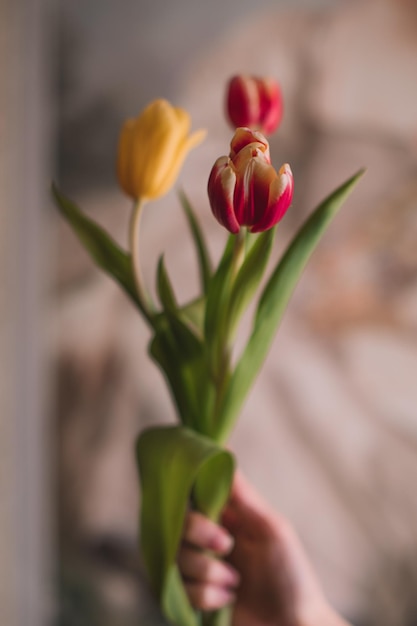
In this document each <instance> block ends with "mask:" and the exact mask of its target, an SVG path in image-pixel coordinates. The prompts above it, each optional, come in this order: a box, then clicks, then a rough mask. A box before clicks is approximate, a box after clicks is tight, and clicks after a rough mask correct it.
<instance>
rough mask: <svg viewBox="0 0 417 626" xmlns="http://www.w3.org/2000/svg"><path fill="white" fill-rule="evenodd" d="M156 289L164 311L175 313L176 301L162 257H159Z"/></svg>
mask: <svg viewBox="0 0 417 626" xmlns="http://www.w3.org/2000/svg"><path fill="white" fill-rule="evenodd" d="M157 289H158V296H159V299H160V301H161V304H162V306H163V307H164V309H165V311H171V312H173V311H176V309H177V301H176V299H175V294H174V289H173V287H172V284H171V281H170V278H169V276H168V272H167V270H166V267H165V261H164V257H163V255H162V256H160V257H159V262H158V270H157Z"/></svg>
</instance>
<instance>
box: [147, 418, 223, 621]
mask: <svg viewBox="0 0 417 626" xmlns="http://www.w3.org/2000/svg"><path fill="white" fill-rule="evenodd" d="M137 463H138V467H139V472H140V478H141V486H142V511H141V544H142V554H143V557H144V561H145V566H146V569H147V571H148V575H149V578H150V581H151V584H152V586H153V588H154V590H155V592H156V593H157V595H158V597H159V600H160V603H161V606H162V609H163V612H164V614H165V615H166V617H167V618H168V620H170V622H171V623H173V624H176V625H177V626H199V623H200V620H199V616H198V614H197V613H196V612H195V611H194V610H193V609H192V608H191V606H190V604H189V602H188V599H187V595H186V593H185V590H184V586H183V583H182V580H181V576H180V574H179V571H178V567H177V565H176V555H177V551H178V547H179V543H180V541H181V535H182V530H183V527H184V520H185V516H186V512H187V509H188V506H189V503H190V500H191V497H192V499H193V502H194V504H195V506H196V508H197V509H198V510H199V511H201V512H202V513H204V515H206V516H208V517H210V518H211V519H214V520H216V519H218V516H219V515H220V512H221V510H222V508H223V506H224V504H225V502H226V500H227V498H228V495H229V491H230V485H231V481H232V477H233V472H234V460H233V457H232V455H231V454H230V453H229V452H228V451H226V450H223V449H221V448H219V447H218V446H217V445H216V444H214V443H213V442H212V441H211V440H210V439H208V438H206V437H202V436H200V435H197V434H196V433H194V432H192V431H191V430H189V429H186V428H183V427H179V426H169V427H162V428H153V429H150V430H147V431H145V432H143V433H142V434H141V435H140V437H139V440H138V443H137Z"/></svg>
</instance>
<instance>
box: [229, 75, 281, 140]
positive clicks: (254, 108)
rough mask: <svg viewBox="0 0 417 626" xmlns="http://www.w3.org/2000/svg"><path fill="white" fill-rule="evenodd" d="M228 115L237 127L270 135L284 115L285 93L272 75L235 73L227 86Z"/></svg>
mask: <svg viewBox="0 0 417 626" xmlns="http://www.w3.org/2000/svg"><path fill="white" fill-rule="evenodd" d="M226 100H227V101H226V108H227V115H228V117H229V119H230V122H231V123H232V126H233V127H234V128H238V127H240V126H246V127H248V128H251V129H253V130H260V131H261V132H262V133H264V134H265V135H270V134H271V133H273V132H274V130H275V129H276V128H277V127H278V124H279V123H280V121H281V118H282V95H281V90H280V87H279V85H278V83H277V82H276V81H275V80H273V79H271V78H257V77H255V76H234V77H233V78H231V80H230V81H229V84H228V88H227V98H226Z"/></svg>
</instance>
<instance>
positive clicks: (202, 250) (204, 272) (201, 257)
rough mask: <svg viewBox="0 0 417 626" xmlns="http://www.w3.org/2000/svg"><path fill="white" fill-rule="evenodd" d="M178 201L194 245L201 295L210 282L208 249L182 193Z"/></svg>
mask: <svg viewBox="0 0 417 626" xmlns="http://www.w3.org/2000/svg"><path fill="white" fill-rule="evenodd" d="M179 196H180V201H181V204H182V207H183V209H184V211H185V215H186V217H187V220H188V225H189V227H190V231H191V234H192V236H193V240H194V245H195V248H196V251H197V258H198V266H199V270H200V282H201V289H202V292H203V294H205V293H207V289H208V285H209V282H210V278H211V274H212V269H211V261H210V256H209V252H208V248H207V245H206V242H205V239H204V235H203V231H202V229H201V227H200V224H199V222H198V220H197V216H196V214H195V212H194V210H193V208H192V206H191V204H190V202H189V200H188V198H187V196H186V194H185V193H184V191H182V190H181V191H180V192H179Z"/></svg>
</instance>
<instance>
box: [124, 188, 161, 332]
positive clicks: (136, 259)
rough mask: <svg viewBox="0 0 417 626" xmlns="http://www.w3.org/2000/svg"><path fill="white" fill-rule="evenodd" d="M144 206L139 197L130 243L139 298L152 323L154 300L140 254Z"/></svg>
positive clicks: (133, 217)
mask: <svg viewBox="0 0 417 626" xmlns="http://www.w3.org/2000/svg"><path fill="white" fill-rule="evenodd" d="M143 206H144V201H143V200H142V199H141V198H139V199H138V200H137V201H136V202H135V205H134V208H133V212H132V217H131V220H130V226H129V244H130V252H131V255H132V264H133V275H134V278H135V285H136V292H137V295H138V300H139V303H140V306H141V310H142V313H143V314H144V315H145V317H146V319H147V320H148V321H149V322H151V323H152V320H153V317H154V312H155V311H154V307H153V305H152V301H151V299H150V296H149V295H148V293H147V291H146V289H145V286H144V282H143V277H142V270H141V267H140V255H139V251H140V248H139V229H140V218H141V215H142V208H143Z"/></svg>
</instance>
